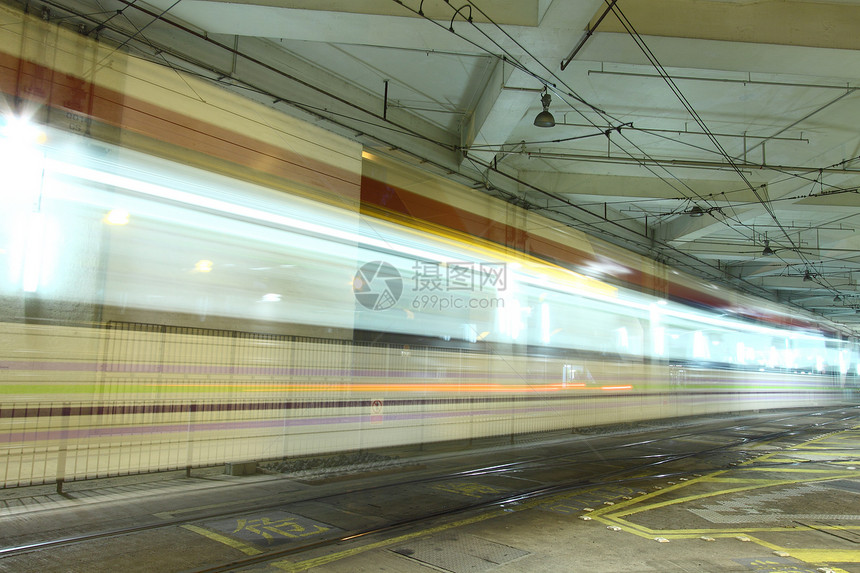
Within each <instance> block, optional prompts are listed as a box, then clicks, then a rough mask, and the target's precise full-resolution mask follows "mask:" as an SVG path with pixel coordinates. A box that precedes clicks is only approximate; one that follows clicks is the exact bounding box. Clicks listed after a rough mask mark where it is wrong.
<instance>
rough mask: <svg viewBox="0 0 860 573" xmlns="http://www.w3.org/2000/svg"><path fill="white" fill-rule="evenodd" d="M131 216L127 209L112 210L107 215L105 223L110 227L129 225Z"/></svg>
mask: <svg viewBox="0 0 860 573" xmlns="http://www.w3.org/2000/svg"><path fill="white" fill-rule="evenodd" d="M128 218H129V214H128V211H126V210H125V209H112V210H111V211H109V212H108V214H107V215H105V222H106V223H108V224H110V225H128Z"/></svg>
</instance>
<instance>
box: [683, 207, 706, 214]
mask: <svg viewBox="0 0 860 573" xmlns="http://www.w3.org/2000/svg"><path fill="white" fill-rule="evenodd" d="M704 214H705V212H704V211H703V210H702V208H701V207H699V206H698V205H693V206H692V207H691V208H690V210H689V211H687V215H689V216H690V217H701V216H702V215H704Z"/></svg>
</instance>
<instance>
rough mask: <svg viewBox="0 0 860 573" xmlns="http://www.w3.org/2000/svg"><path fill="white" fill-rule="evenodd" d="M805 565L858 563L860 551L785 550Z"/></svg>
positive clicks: (859, 561)
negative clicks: (804, 562)
mask: <svg viewBox="0 0 860 573" xmlns="http://www.w3.org/2000/svg"><path fill="white" fill-rule="evenodd" d="M785 551H786V552H788V553H790V554H791V556H792V557H796V558H797V559H800V560H801V561H806V562H807V563H831V562H832V563H860V549H785Z"/></svg>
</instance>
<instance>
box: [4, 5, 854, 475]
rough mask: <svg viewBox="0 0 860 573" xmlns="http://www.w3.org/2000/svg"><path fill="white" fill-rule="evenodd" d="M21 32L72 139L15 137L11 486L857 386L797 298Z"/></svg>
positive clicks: (151, 70)
mask: <svg viewBox="0 0 860 573" xmlns="http://www.w3.org/2000/svg"><path fill="white" fill-rule="evenodd" d="M0 12H2V13H3V14H4V15H9V10H8V9H5V8H0ZM9 17H10V21H16V22H21V21H26V22H27V25H28V26H30V25H32V26H34V27H35V30H40V31H47V30H48V28H47V26H49V24H48V23H44V22H41V21H33V20H30V19H29V16H26V15H19V16H17V18H18V19H17V20H14V18H13V17H12V16H11V15H10V16H9ZM19 28H20V27H14V26H13V27H6V26H4V27H0V39H3V40H7V41H4V42H0V54H2V55H3V56H4V57H6V58H7V59H6V60H4V61H9V62H13V63H14V64H17V65H18V67H19V68H20V69H27V70H29V69H35V70H39V71H40V72H42V71H44V72H46V73H44V74H42V75H41V76H39V77H38V78H37V77H35V76H30V75H26V74H19V75H17V76H16V75H14V74H11V75H10V74H7V75H5V76H2V80H3V81H0V89H4V90H6V91H5V94H6V96H7V97H10V98H11V97H19V98H22V99H26V98H32V99H34V103H35V102H36V101H38V103H39V105H41V106H42V107H41V109H40V114H39V117H45V118H47V120H48V121H50V122H51V126H49V127H45V128H44V129H41V128H39V129H40V130H41V131H43V132H44V134H45V136H44V138H42V137H36V138H35V140H34V139H33V138H32V137H31V136H27V137H29V138H30V139H29V143H27V144H26V145H24V144H21V145H18V144H13V142H12V139H10V137H11V136H10V134H12V135H14V133H17V130H18V127H19V126H17V124H16V125H13V126H12V127H11V128H10V125H11V124H10V122H9V120H8V119H6V120H4V121H3V122H2V127H3V128H4V129H5V131H3V133H2V135H0V147H2V149H0V151H8V152H9V154H8V155H6V154H3V155H0V160H2V161H4V168H5V171H6V173H5V174H4V175H5V176H6V177H7V180H8V181H13V182H14V186H15V187H14V188H9V187H7V186H4V188H3V189H4V200H5V201H6V203H5V205H4V206H6V207H7V209H5V210H3V211H0V246H2V251H3V252H0V257H2V260H0V263H2V264H3V269H4V271H5V270H8V272H6V273H4V275H2V276H0V311H2V315H0V442H2V443H3V444H4V447H3V448H0V487H14V486H17V485H23V484H35V483H47V482H52V481H57V480H72V479H85V478H90V477H96V476H107V475H121V474H122V475H124V474H129V473H136V472H148V471H157V470H165V469H177V468H189V467H194V466H200V465H215V464H223V463H225V462H233V461H255V460H257V461H258V460H264V459H274V458H283V457H291V456H306V455H320V454H327V453H332V452H344V451H354V450H366V449H368V448H377V447H379V448H383V447H388V446H400V445H404V444H421V443H424V442H430V441H454V442H457V443H465V441H469V440H473V439H480V438H483V437H488V436H512V435H515V434H522V433H537V432H544V431H557V430H565V431H569V430H571V429H573V428H577V427H583V426H595V425H601V424H613V423H619V422H624V423H626V422H631V421H636V420H650V419H659V418H667V417H673V416H678V415H686V416H696V415H700V414H701V415H705V414H714V413H722V412H737V411H744V410H758V409H764V408H783V407H785V408H788V407H800V406H816V405H826V404H834V403H846V402H849V401H851V400H852V399H854V398H855V397H856V385H857V378H856V376H855V375H854V373H855V372H856V371H857V367H858V365H860V360H858V347H857V344H856V341H853V340H852V341H849V340H841V339H840V338H838V337H834V336H832V335H830V334H829V333H828V332H827V331H826V330H824V329H822V328H819V327H818V326H817V325H816V324H815V322H814V320H813V319H812V318H810V317H809V316H806V315H804V316H803V317H801V319H797V320H796V319H795V317H794V314H793V313H794V309H790V308H786V307H782V306H779V305H777V304H775V303H770V302H766V301H760V300H755V299H752V298H749V297H741V296H740V295H738V294H737V293H731V292H727V291H722V292H721V293H720V297H716V296H715V295H713V294H711V291H713V289H711V288H709V285H707V284H703V283H701V282H697V281H695V280H694V279H692V277H687V276H683V275H681V274H677V273H673V272H672V271H671V270H670V269H667V268H666V267H664V266H661V265H659V264H658V263H656V262H654V261H648V260H644V259H643V258H642V257H639V256H634V255H632V253H627V252H624V251H623V250H622V249H620V248H617V247H612V246H608V245H606V244H605V243H602V242H600V241H598V240H596V239H594V238H592V237H588V236H587V235H584V234H582V233H579V232H577V231H574V230H572V229H567V228H565V229H559V228H558V225H557V224H555V223H553V222H551V221H549V220H548V219H546V218H544V217H543V216H542V215H541V214H540V212H536V211H527V210H525V209H521V208H519V207H515V206H513V205H511V204H509V203H504V202H502V201H500V200H497V199H493V198H492V197H489V196H486V195H481V196H476V194H475V193H474V190H470V189H468V188H466V187H464V186H462V185H459V184H457V183H455V182H453V181H450V180H446V179H443V178H442V177H439V176H437V175H434V174H433V173H431V172H430V171H425V170H422V169H420V168H417V167H414V166H412V167H410V166H406V165H404V164H401V163H398V162H397V161H396V160H395V159H394V158H388V157H382V156H381V155H380V154H379V153H371V152H365V151H363V150H362V149H361V146H360V145H359V144H358V143H356V142H354V141H348V140H345V139H342V138H340V137H339V136H337V135H335V134H333V133H328V132H323V131H322V130H321V129H320V128H319V127H318V126H314V125H310V124H305V123H302V122H300V121H299V120H296V119H295V118H287V117H286V116H284V117H281V116H280V115H278V114H276V113H274V112H273V111H272V110H268V109H264V107H263V106H260V105H259V104H257V103H255V102H252V101H250V100H245V99H242V98H240V97H239V96H237V95H235V94H229V95H224V94H221V93H220V92H218V91H216V90H215V89H214V87H213V86H212V85H210V84H207V83H205V82H204V81H202V80H200V79H198V78H195V77H192V76H187V75H183V74H182V73H181V72H179V71H177V70H175V69H165V68H160V67H158V66H155V65H154V64H152V63H149V62H142V61H138V60H135V59H134V58H131V57H128V56H127V55H124V54H120V53H113V54H112V55H111V58H112V59H116V60H117V62H118V63H121V64H122V65H116V66H113V65H112V66H111V67H110V69H105V72H106V73H105V74H95V77H93V78H80V77H78V76H77V75H75V74H76V72H75V70H76V69H77V68H75V66H77V65H78V63H79V61H78V60H79V58H77V57H78V56H80V59H82V60H83V61H84V62H88V61H89V60H88V59H87V58H91V56H90V55H88V53H85V52H84V51H82V52H81V53H77V52H74V51H71V52H63V54H64V55H68V56H70V57H69V58H65V57H64V58H58V59H57V64H56V65H57V66H60V67H58V69H57V70H52V69H50V68H49V67H46V65H45V63H44V62H41V61H38V62H34V61H31V60H30V59H28V58H30V54H48V53H55V52H56V49H55V48H56V46H54V45H53V44H50V43H47V44H46V43H45V42H54V41H56V38H61V39H62V40H63V42H67V43H64V44H63V46H66V45H68V46H81V45H83V46H88V47H91V48H94V52H95V53H97V50H98V49H99V48H100V46H99V45H98V44H95V43H92V44H91V43H90V40H89V39H87V38H83V37H81V36H80V34H78V33H77V32H74V31H69V30H65V29H63V28H62V27H57V28H56V29H54V28H50V30H51V32H52V33H45V34H41V33H40V34H23V35H19V36H15V31H16V30H18V29H19ZM13 39H14V40H15V41H11V40H13ZM64 49H65V48H64ZM67 60H68V61H67ZM69 61H73V62H74V65H69ZM62 66H66V68H63V67H62ZM143 77H145V78H147V82H148V83H147V86H146V89H145V90H141V91H140V93H135V94H123V93H122V92H121V90H122V87H121V86H123V85H125V84H126V83H127V84H128V85H132V86H140V83H139V78H143ZM67 78H73V79H74V81H75V82H80V86H87V88H92V89H90V90H86V89H85V90H82V91H80V94H78V93H77V92H76V93H75V95H76V96H77V95H80V101H81V102H83V103H82V104H81V105H82V106H83V105H84V104H86V105H88V106H90V107H84V108H83V109H86V110H88V111H86V112H83V111H80V110H78V111H79V112H80V115H81V117H80V118H79V117H78V115H77V113H75V114H72V115H71V116H69V115H67V110H66V109H65V108H63V107H62V106H61V104H59V103H55V102H60V101H65V100H64V99H63V98H62V97H59V96H58V97H59V99H53V98H54V96H53V94H67V93H69V91H68V86H67V85H66V84H65V83H64V84H59V83H57V82H60V80H62V81H63V82H65V81H66V79H67ZM126 80H127V82H126ZM33 82H36V83H37V84H38V86H37V87H38V88H39V89H40V90H43V93H46V94H52V95H51V96H50V97H48V98H43V99H39V97H38V95H37V93H36V91H33V90H31V89H29V88H30V87H32V86H33V85H36V84H34V83H33ZM99 82H101V83H99ZM69 83H70V82H69ZM43 88H44V89H43ZM54 88H56V89H54ZM75 89H76V90H77V88H75ZM198 90H199V91H198ZM40 93H41V92H40ZM189 93H192V94H195V95H196V94H198V93H205V94H207V97H206V98H204V99H205V100H206V101H203V100H202V99H201V98H195V97H194V96H189V95H188V94H189ZM92 94H99V96H98V97H95V96H93V95H92ZM105 94H113V95H115V96H116V97H113V98H110V97H106V96H105ZM124 96H128V97H124ZM88 98H89V99H88ZM72 100H74V98H72V99H70V100H69V101H72ZM74 101H77V100H74ZM54 105H55V107H52V106H54ZM62 105H65V103H64V104H62ZM124 105H133V106H134V109H130V108H124V107H123V106H124ZM248 117H265V118H266V121H256V120H255V121H248V119H247V118H248ZM142 118H144V119H142ZM216 119H217V120H218V121H216ZM79 120H80V121H79ZM83 122H86V127H87V134H88V135H87V136H86V137H84V136H80V135H76V134H74V133H73V131H74V130H75V129H77V128H80V127H81V124H82V123H83ZM13 123H14V122H13ZM150 124H151V125H150ZM152 125H154V126H156V127H155V128H153V127H152ZM225 125H229V126H230V127H229V129H232V130H233V131H232V132H231V131H229V130H228V129H227V128H225V127H224V126H225ZM27 129H29V128H27ZM209 131H211V132H212V133H209ZM24 132H25V133H32V132H27V131H26V130H24ZM231 134H232V135H234V136H235V137H233V138H231V137H230V135H231ZM15 137H17V136H15ZM100 138H101V139H100ZM234 139H235V140H236V141H241V144H237V143H236V141H234ZM117 141H119V142H122V143H123V145H124V146H118V145H116V144H114V143H110V142H117ZM135 146H136V149H133V148H132V147H135ZM240 147H241V149H240ZM142 150H145V151H146V153H144V152H143V151H142ZM16 152H20V153H21V154H23V155H21V156H20V161H17V160H16V161H12V158H14V157H16V156H15V153H16ZM282 155H283V156H284V157H286V159H284V157H281V156H282ZM315 197H320V200H319V201H316V200H314V198H315ZM123 212H124V213H123ZM366 265H370V268H377V269H378V268H382V267H384V268H386V269H387V273H386V274H385V278H386V281H385V284H386V285H387V286H388V288H387V290H385V289H383V290H382V291H376V290H373V289H374V288H375V287H377V286H379V285H377V284H376V282H375V281H373V280H371V279H372V277H374V276H376V275H375V274H374V273H368V274H367V275H364V274H363V275H361V276H360V277H359V279H360V280H358V281H357V282H356V280H355V278H356V276H359V275H358V273H359V272H360V271H361V269H362V268H365V266H366ZM475 272H477V277H478V278H477V279H476V275H475V274H472V273H475ZM590 274H595V275H597V276H599V277H600V279H598V278H593V277H591V276H588V275H590ZM604 278H605V279H606V280H603V279H604ZM10 279H11V280H10ZM610 280H611V281H613V283H612V284H610V282H609V281H610ZM371 283H372V284H371ZM389 283H390V284H389ZM394 284H396V285H397V286H398V288H393V286H392V285H394ZM371 287H373V288H371ZM357 291H361V294H368V293H369V294H370V295H372V296H371V297H365V298H369V299H372V300H373V303H372V304H367V305H363V304H362V298H360V297H358V296H356V295H357ZM380 293H382V294H385V295H386V296H385V300H384V302H385V304H376V302H377V301H378V300H379V298H381V295H380ZM374 297H376V298H374ZM365 302H367V301H365ZM422 303H430V304H424V305H423V306H422ZM800 327H802V329H801V328H800ZM715 342H719V343H720V344H714V343H715Z"/></svg>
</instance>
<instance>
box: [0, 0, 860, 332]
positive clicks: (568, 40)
mask: <svg viewBox="0 0 860 573" xmlns="http://www.w3.org/2000/svg"><path fill="white" fill-rule="evenodd" d="M4 1H7V2H10V3H11V0H4ZM42 7H47V8H49V9H50V14H49V15H48V17H49V18H52V19H57V20H61V21H62V22H64V23H67V24H70V25H74V26H76V27H78V26H82V32H83V33H85V34H87V35H91V36H96V35H98V36H100V37H102V38H103V39H106V40H113V41H117V42H123V43H124V44H125V46H127V47H128V48H129V49H130V51H131V52H132V53H135V54H138V55H142V56H144V57H148V58H151V59H154V60H155V61H159V62H161V63H163V64H166V65H170V66H173V67H176V68H178V69H182V70H188V71H192V72H194V73H198V74H201V75H204V76H206V77H210V78H212V79H213V80H215V81H218V82H220V83H221V84H223V85H224V86H225V87H228V88H230V89H236V90H239V91H241V92H242V93H244V94H246V95H249V96H251V97H254V98H256V99H258V100H260V101H262V102H264V103H266V104H267V105H272V106H274V107H276V108H278V109H280V110H282V111H284V112H285V113H290V114H293V115H297V116H299V117H302V118H304V119H306V120H308V121H311V122H314V123H318V124H319V125H322V126H324V127H326V128H327V129H331V130H333V131H336V132H338V133H342V134H344V135H346V136H347V137H350V138H353V139H357V140H359V141H361V142H362V143H364V144H365V145H366V146H367V147H369V148H373V149H379V150H382V151H384V152H387V153H394V154H398V155H400V156H401V157H403V158H406V159H408V160H414V161H420V162H421V163H422V164H423V165H425V166H427V167H428V168H431V169H435V170H439V171H442V172H444V173H446V174H448V175H450V176H451V177H452V178H454V179H456V180H458V181H460V182H465V183H467V184H470V185H472V186H474V187H475V188H476V189H480V190H481V191H483V192H487V193H491V194H494V195H497V196H499V197H502V198H504V199H506V200H508V201H511V202H513V203H515V204H517V205H520V206H525V207H527V208H531V209H539V210H540V212H541V213H542V214H543V215H546V216H548V217H550V218H552V219H554V220H556V221H558V222H559V223H560V224H565V225H571V226H574V227H576V228H579V229H582V230H584V231H586V232H589V233H591V234H594V235H597V236H600V237H602V238H604V239H607V240H609V241H611V242H613V243H616V244H621V245H624V246H626V247H628V248H632V249H634V250H636V251H637V252H639V253H642V254H645V255H647V256H649V257H651V258H655V259H657V260H660V261H663V262H666V263H667V264H669V265H670V266H673V267H677V268H680V269H682V270H686V271H688V272H690V273H693V274H695V275H698V276H702V277H705V278H707V279H708V280H711V281H713V282H717V283H721V284H729V285H731V286H732V287H734V288H736V289H740V290H744V291H747V292H752V293H754V294H757V295H760V296H766V297H768V298H770V299H772V300H779V301H781V302H785V303H789V304H795V305H798V306H801V307H804V308H807V309H811V310H812V311H814V312H817V313H819V314H821V315H823V316H826V317H829V318H830V319H832V320H834V321H836V322H839V323H842V324H845V325H847V326H848V327H849V328H851V329H860V314H858V313H857V312H855V310H856V309H857V308H860V292H858V287H857V277H858V273H860V237H858V234H857V232H856V229H857V227H858V226H860V194H858V184H860V158H858V156H860V129H858V127H857V120H858V118H860V94H858V93H857V90H858V89H860V80H858V78H860V52H858V49H860V34H857V30H858V29H860V0H856V1H855V0H843V1H835V0H834V1H829V2H828V1H822V0H806V1H794V0H779V1H777V0H774V1H767V0H761V1H754V0H618V1H617V2H613V6H611V7H610V6H609V4H608V3H607V2H604V1H602V0H577V1H576V2H572V1H570V0H495V1H492V2H489V1H487V0H478V1H477V2H472V1H468V0H459V1H454V2H450V3H449V2H448V1H447V0H240V1H234V2H222V1H217V0H215V1H213V0H147V1H146V2H144V1H142V0H138V1H131V0H46V1H43V0H32V1H31V2H29V8H28V9H29V10H31V11H34V10H41V9H42ZM544 89H545V90H546V91H547V93H548V94H549V95H550V96H551V103H550V106H549V111H550V112H551V113H552V114H553V116H554V117H555V120H556V125H555V127H552V128H541V127H536V126H534V125H533V119H534V117H535V116H536V115H537V114H538V112H540V111H541V110H542V107H541V93H542V91H543V90H544ZM476 192H477V191H476ZM765 246H769V247H770V248H771V249H772V250H773V251H774V254H772V255H763V251H764V248H765Z"/></svg>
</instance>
